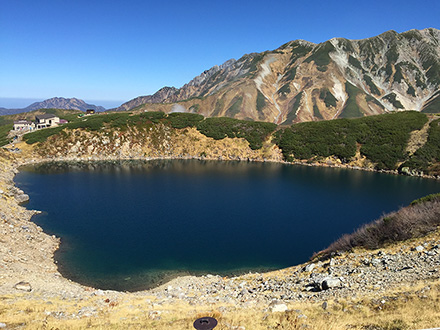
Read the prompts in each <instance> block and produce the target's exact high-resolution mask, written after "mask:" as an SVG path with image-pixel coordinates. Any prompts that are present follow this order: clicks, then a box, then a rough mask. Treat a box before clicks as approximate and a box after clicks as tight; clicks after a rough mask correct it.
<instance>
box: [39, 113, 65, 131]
mask: <svg viewBox="0 0 440 330" xmlns="http://www.w3.org/2000/svg"><path fill="white" fill-rule="evenodd" d="M35 120H36V124H35V125H36V127H37V129H41V128H47V127H52V126H58V124H59V123H60V118H59V117H57V116H55V115H51V114H44V115H39V116H35Z"/></svg>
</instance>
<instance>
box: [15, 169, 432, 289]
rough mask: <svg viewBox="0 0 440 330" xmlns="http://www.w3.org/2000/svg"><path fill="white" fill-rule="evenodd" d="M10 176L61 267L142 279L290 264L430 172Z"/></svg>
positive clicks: (90, 281)
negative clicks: (55, 244) (55, 239)
mask: <svg viewBox="0 0 440 330" xmlns="http://www.w3.org/2000/svg"><path fill="white" fill-rule="evenodd" d="M15 181H16V183H17V185H18V186H19V187H21V188H22V189H23V190H24V191H25V192H26V193H28V194H29V195H30V202H29V203H28V204H27V208H29V209H37V210H42V211H43V213H42V214H41V215H38V216H35V217H34V218H33V220H34V221H35V222H36V223H37V224H38V225H40V226H41V227H43V229H44V230H45V231H46V232H48V233H50V234H55V235H57V236H60V237H61V238H62V240H61V248H60V250H59V251H58V252H57V254H56V259H57V261H58V265H59V270H60V272H61V273H63V275H64V276H66V277H68V278H70V279H72V280H74V281H77V282H79V283H82V284H86V285H91V286H94V287H96V288H101V289H114V290H128V291H134V290H140V289H145V288H149V287H152V286H155V285H157V284H160V283H163V282H164V281H166V280H167V279H169V278H172V277H174V276H177V275H182V274H188V273H191V274H202V273H204V274H206V273H215V274H221V275H227V274H235V273H240V272H249V271H262V270H269V269H275V268H280V267H287V266H292V265H295V264H298V263H301V262H305V261H307V260H308V258H309V257H310V256H312V254H313V252H317V251H319V250H321V249H323V248H325V247H327V246H328V245H329V244H330V243H331V242H333V241H334V240H335V239H337V238H338V237H340V236H341V235H342V234H344V233H349V232H352V231H353V230H354V229H356V228H357V227H359V226H360V225H361V224H364V223H366V222H370V221H372V220H374V219H376V218H378V217H380V216H381V215H382V214H383V213H386V212H390V211H394V210H397V209H398V208H399V207H400V206H404V205H407V204H408V203H409V202H411V201H412V200H414V199H416V198H419V197H421V196H424V195H427V194H430V193H435V192H439V191H440V182H438V181H435V180H428V179H421V178H412V177H402V176H395V175H388V174H379V173H370V172H363V171H354V170H343V169H333V168H317V167H305V166H293V165H284V164H271V163H244V162H241V163H240V162H213V161H196V160H194V161H192V160H191V161H181V160H169V161H152V162H146V163H144V162H133V163H123V164H122V163H121V164H118V165H111V164H108V163H107V164H96V163H95V164H82V165H80V164H78V165H75V166H73V165H69V166H67V165H65V164H56V165H40V166H38V167H27V168H23V169H21V172H20V173H19V174H18V175H17V176H16V178H15Z"/></svg>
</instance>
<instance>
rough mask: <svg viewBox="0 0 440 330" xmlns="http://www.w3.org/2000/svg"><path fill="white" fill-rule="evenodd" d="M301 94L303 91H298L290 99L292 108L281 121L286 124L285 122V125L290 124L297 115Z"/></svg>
mask: <svg viewBox="0 0 440 330" xmlns="http://www.w3.org/2000/svg"><path fill="white" fill-rule="evenodd" d="M302 95H303V92H299V93H298V94H297V95H296V96H295V97H294V98H293V100H292V101H293V103H292V108H291V109H290V111H289V113H288V115H287V118H286V120H285V121H284V122H283V125H286V124H287V125H291V124H292V123H293V122H294V121H295V119H296V117H297V115H296V112H297V111H298V109H299V106H300V105H301V99H302Z"/></svg>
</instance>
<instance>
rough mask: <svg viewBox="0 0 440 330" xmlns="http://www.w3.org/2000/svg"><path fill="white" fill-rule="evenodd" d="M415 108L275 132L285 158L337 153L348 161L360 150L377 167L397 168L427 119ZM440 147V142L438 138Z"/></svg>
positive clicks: (307, 157) (295, 126)
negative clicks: (411, 139) (409, 142)
mask: <svg viewBox="0 0 440 330" xmlns="http://www.w3.org/2000/svg"><path fill="white" fill-rule="evenodd" d="M427 120H428V119H427V117H426V115H424V114H421V113H419V112H416V111H408V112H398V113H391V114H385V115H379V116H370V117H364V118H359V119H337V120H330V121H321V122H305V123H298V124H294V125H292V126H291V127H289V128H286V129H284V130H279V131H278V132H277V133H276V134H275V135H276V139H275V142H276V143H277V144H278V146H279V147H280V148H281V150H282V152H283V155H284V157H285V159H287V160H292V159H293V158H296V159H310V158H314V157H328V156H335V157H338V158H339V159H341V160H342V161H347V160H349V159H350V158H352V157H353V156H355V154H356V144H360V145H361V147H360V152H361V154H363V155H364V156H365V157H367V158H368V159H369V160H371V161H372V162H373V163H375V164H377V168H378V169H389V170H390V169H395V168H396V164H397V163H398V162H401V161H404V160H406V159H407V157H408V155H407V154H406V152H405V148H406V145H407V142H408V139H409V136H410V133H411V132H412V131H414V130H419V129H421V128H422V127H423V125H424V124H425V123H426V122H427ZM438 145H439V148H440V142H439V144H438Z"/></svg>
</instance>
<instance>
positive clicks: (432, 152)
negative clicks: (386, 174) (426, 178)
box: [400, 119, 440, 174]
mask: <svg viewBox="0 0 440 330" xmlns="http://www.w3.org/2000/svg"><path fill="white" fill-rule="evenodd" d="M439 162H440V119H437V120H434V121H432V122H431V123H430V125H429V130H428V140H427V141H426V143H425V144H424V145H423V147H421V148H420V149H418V150H417V151H416V152H415V153H414V155H412V156H411V157H410V158H409V160H408V161H406V162H405V163H403V164H402V165H401V166H400V169H402V168H404V167H408V168H410V169H412V170H422V171H423V172H425V173H432V172H433V173H434V174H440V169H439V168H436V167H438V163H439ZM436 163H437V165H435V164H436Z"/></svg>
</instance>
